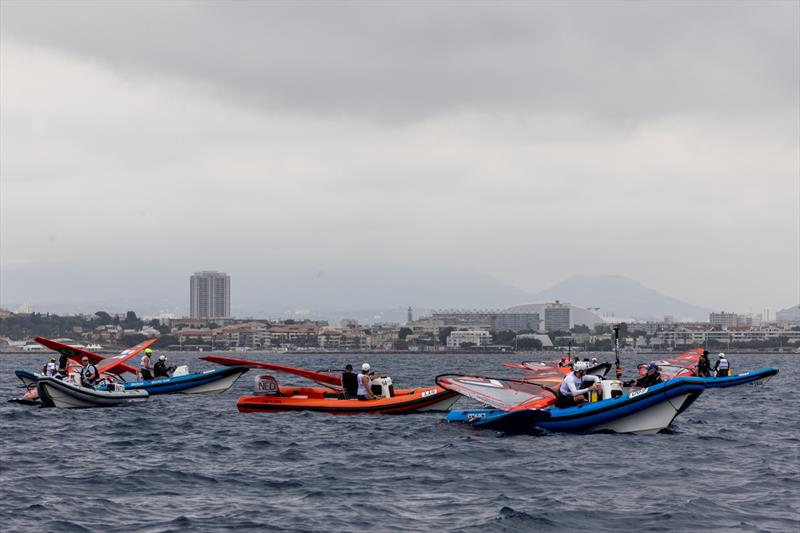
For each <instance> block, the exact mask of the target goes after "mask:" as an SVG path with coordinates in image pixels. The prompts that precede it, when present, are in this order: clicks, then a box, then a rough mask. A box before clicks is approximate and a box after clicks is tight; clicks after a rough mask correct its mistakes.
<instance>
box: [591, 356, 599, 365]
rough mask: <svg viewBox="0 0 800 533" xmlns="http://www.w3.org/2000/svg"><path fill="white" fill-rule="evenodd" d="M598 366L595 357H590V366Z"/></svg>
mask: <svg viewBox="0 0 800 533" xmlns="http://www.w3.org/2000/svg"><path fill="white" fill-rule="evenodd" d="M599 364H600V362H599V361H598V360H597V357H592V366H597V365H599Z"/></svg>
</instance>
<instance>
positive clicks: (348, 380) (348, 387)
mask: <svg viewBox="0 0 800 533" xmlns="http://www.w3.org/2000/svg"><path fill="white" fill-rule="evenodd" d="M342 392H343V393H344V399H345V400H355V399H356V398H357V397H358V376H356V374H355V373H354V372H353V365H350V364H348V365H347V366H346V367H344V372H342Z"/></svg>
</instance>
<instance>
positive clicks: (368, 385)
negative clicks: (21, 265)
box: [356, 363, 375, 400]
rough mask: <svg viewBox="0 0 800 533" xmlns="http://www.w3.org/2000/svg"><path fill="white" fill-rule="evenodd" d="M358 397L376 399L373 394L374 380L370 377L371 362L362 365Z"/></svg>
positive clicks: (360, 398)
mask: <svg viewBox="0 0 800 533" xmlns="http://www.w3.org/2000/svg"><path fill="white" fill-rule="evenodd" d="M356 398H358V399H359V400H374V399H375V395H374V394H372V380H371V379H370V377H369V363H364V364H363V365H361V373H360V374H359V375H358V391H357V394H356Z"/></svg>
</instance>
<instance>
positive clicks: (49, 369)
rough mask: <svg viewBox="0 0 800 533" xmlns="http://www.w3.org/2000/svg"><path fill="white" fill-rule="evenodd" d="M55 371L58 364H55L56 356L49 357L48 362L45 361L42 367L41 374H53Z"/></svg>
mask: <svg viewBox="0 0 800 533" xmlns="http://www.w3.org/2000/svg"><path fill="white" fill-rule="evenodd" d="M56 372H58V366H57V365H56V358H55V357H51V358H50V362H49V363H46V364H45V365H44V366H43V367H42V374H44V375H45V376H55V375H56Z"/></svg>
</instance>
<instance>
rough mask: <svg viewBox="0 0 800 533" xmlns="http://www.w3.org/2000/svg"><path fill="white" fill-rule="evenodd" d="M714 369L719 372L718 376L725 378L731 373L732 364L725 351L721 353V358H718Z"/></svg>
mask: <svg viewBox="0 0 800 533" xmlns="http://www.w3.org/2000/svg"><path fill="white" fill-rule="evenodd" d="M714 370H715V371H716V372H717V377H718V378H724V377H728V376H730V375H731V364H730V362H729V361H728V359H727V358H726V357H725V354H724V353H720V354H719V359H717V362H716V364H715V365H714Z"/></svg>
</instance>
